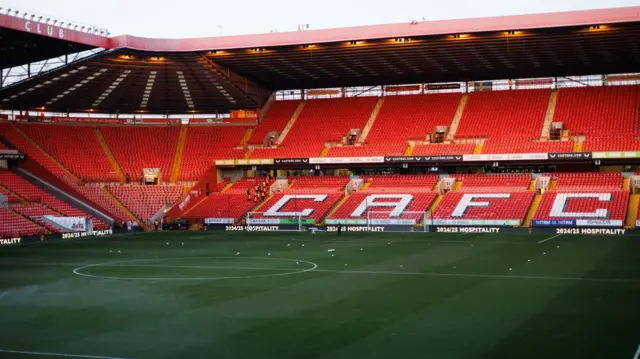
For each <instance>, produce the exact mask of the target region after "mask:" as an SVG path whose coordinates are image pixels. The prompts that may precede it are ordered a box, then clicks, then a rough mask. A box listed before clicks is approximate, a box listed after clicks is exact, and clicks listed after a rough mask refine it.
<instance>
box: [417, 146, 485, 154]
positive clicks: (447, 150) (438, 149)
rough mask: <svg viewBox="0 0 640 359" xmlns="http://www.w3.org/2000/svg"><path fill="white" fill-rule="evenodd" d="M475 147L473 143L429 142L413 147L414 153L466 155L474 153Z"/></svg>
mask: <svg viewBox="0 0 640 359" xmlns="http://www.w3.org/2000/svg"><path fill="white" fill-rule="evenodd" d="M475 147H476V145H475V144H473V143H449V144H445V143H429V144H423V145H416V146H415V147H414V148H413V155H415V156H425V155H464V154H471V153H473V149H474V148H475Z"/></svg>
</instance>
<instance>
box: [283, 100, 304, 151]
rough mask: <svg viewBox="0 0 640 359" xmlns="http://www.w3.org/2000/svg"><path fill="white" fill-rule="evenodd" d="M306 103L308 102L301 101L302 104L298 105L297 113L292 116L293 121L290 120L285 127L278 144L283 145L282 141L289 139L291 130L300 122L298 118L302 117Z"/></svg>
mask: <svg viewBox="0 0 640 359" xmlns="http://www.w3.org/2000/svg"><path fill="white" fill-rule="evenodd" d="M306 103H307V101H300V104H298V108H296V111H295V112H294V113H293V115H291V119H289V122H287V125H286V126H284V129H283V130H282V133H280V136H279V137H278V143H282V141H284V138H285V137H287V134H288V133H289V131H291V128H292V127H293V125H294V124H295V123H296V121H297V120H298V117H300V114H301V113H302V109H304V105H305V104H306Z"/></svg>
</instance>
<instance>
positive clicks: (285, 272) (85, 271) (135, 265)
mask: <svg viewBox="0 0 640 359" xmlns="http://www.w3.org/2000/svg"><path fill="white" fill-rule="evenodd" d="M176 261H178V262H200V263H202V264H200V263H198V265H194V264H193V263H192V264H191V265H190V264H180V263H179V264H170V263H165V264H163V262H176ZM209 261H212V262H209ZM216 262H217V263H216ZM221 262H227V264H226V265H225V263H221ZM239 262H244V263H246V262H249V263H250V264H251V266H246V265H240V264H239ZM260 263H262V265H260ZM264 263H268V264H266V265H265V264H264ZM283 263H286V264H290V265H288V266H287V268H279V267H277V266H274V264H283ZM293 266H296V267H298V266H300V267H301V268H300V269H294V268H293ZM92 268H93V269H94V272H95V270H98V269H99V270H105V269H106V268H116V269H119V270H120V273H119V275H109V274H96V273H91V269H92ZM127 268H128V269H129V272H134V271H135V270H138V271H140V270H153V271H154V274H155V273H157V272H161V273H162V272H165V273H166V272H168V271H174V272H176V271H183V272H185V271H200V272H202V271H203V270H204V271H207V270H215V271H227V272H229V271H231V272H240V271H244V272H247V271H257V272H258V273H253V274H247V275H221V276H202V275H195V276H191V275H184V276H175V274H174V275H173V276H172V275H169V276H162V275H161V276H148V277H145V276H140V275H139V274H132V275H127V274H126V273H125V274H122V270H123V269H127ZM316 268H318V265H317V264H316V263H313V262H310V261H305V260H301V259H290V258H272V257H173V258H144V259H133V260H126V261H115V262H104V263H96V264H88V265H83V266H80V267H78V268H75V269H74V270H73V273H74V274H76V275H79V276H83V277H89V278H97V279H114V280H144V281H172V280H175V281H194V280H225V279H250V278H268V277H280V276H289V275H294V274H300V273H305V272H310V271H313V270H315V269H316ZM264 272H269V273H264Z"/></svg>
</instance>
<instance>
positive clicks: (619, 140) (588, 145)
mask: <svg viewBox="0 0 640 359" xmlns="http://www.w3.org/2000/svg"><path fill="white" fill-rule="evenodd" d="M582 150H583V151H585V152H607V151H640V140H638V139H637V137H636V135H633V134H622V133H621V134H607V135H588V136H586V138H585V140H584V142H583V143H582Z"/></svg>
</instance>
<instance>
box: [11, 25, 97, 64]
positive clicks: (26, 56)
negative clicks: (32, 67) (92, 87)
mask: <svg viewBox="0 0 640 359" xmlns="http://www.w3.org/2000/svg"><path fill="white" fill-rule="evenodd" d="M93 48H95V47H94V46H91V45H84V44H80V43H73V42H69V41H65V40H60V39H57V38H54V37H45V36H40V35H37V34H32V33H29V32H24V31H18V30H13V29H8V28H2V27H0V68H3V69H6V68H10V67H14V66H20V65H26V64H28V63H33V62H38V61H41V60H46V59H51V58H54V57H59V56H63V55H65V54H73V53H78V52H82V51H86V50H90V49H93Z"/></svg>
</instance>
